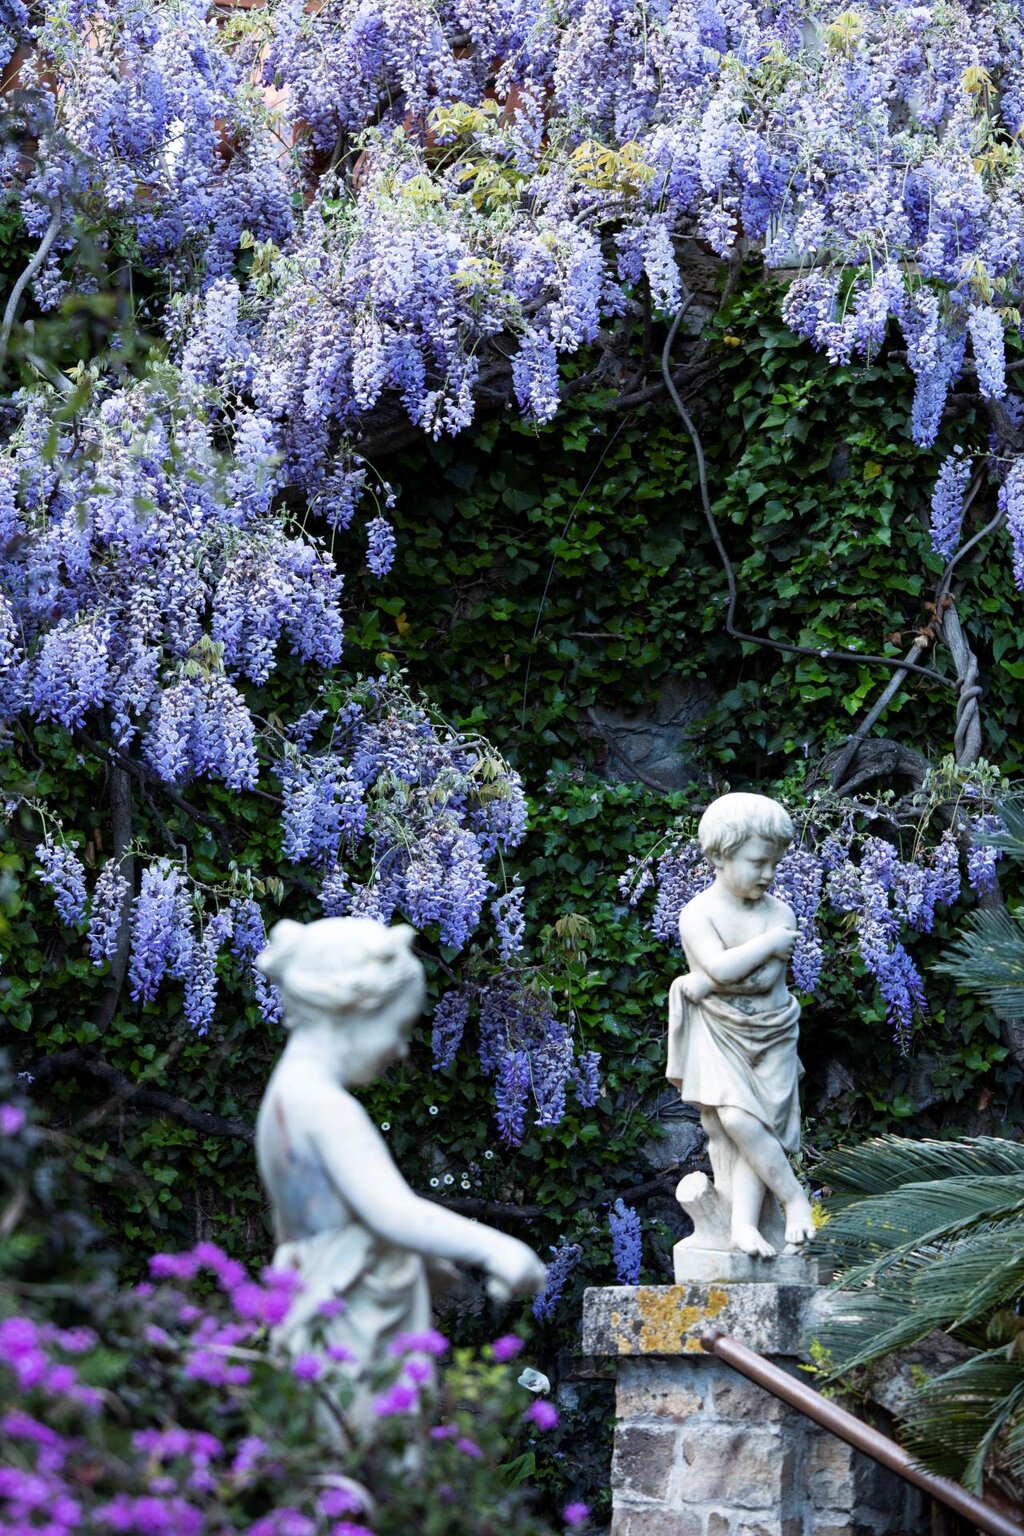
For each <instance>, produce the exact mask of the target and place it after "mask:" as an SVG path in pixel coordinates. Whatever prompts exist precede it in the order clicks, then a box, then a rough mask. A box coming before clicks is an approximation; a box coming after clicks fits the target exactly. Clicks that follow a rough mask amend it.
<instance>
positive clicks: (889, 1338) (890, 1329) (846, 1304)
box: [815, 1285, 932, 1381]
mask: <svg viewBox="0 0 1024 1536" xmlns="http://www.w3.org/2000/svg"><path fill="white" fill-rule="evenodd" d="M931 1331H932V1325H931V1324H930V1323H924V1324H922V1323H921V1320H920V1318H919V1316H918V1314H917V1312H916V1311H915V1309H914V1308H913V1307H912V1306H910V1305H909V1304H908V1295H907V1287H906V1286H902V1285H901V1286H889V1285H879V1286H877V1287H875V1288H873V1289H870V1290H869V1289H865V1290H862V1291H858V1292H857V1294H856V1295H854V1296H849V1297H843V1298H842V1300H841V1301H840V1302H839V1304H838V1305H837V1307H836V1308H835V1310H834V1311H830V1312H829V1314H828V1317H827V1319H826V1320H825V1322H824V1323H822V1324H821V1325H820V1327H819V1329H818V1332H817V1338H816V1340H815V1342H817V1343H818V1344H820V1345H821V1346H822V1347H823V1349H824V1350H825V1351H826V1353H827V1358H828V1365H827V1368H826V1371H825V1377H826V1380H828V1381H841V1380H842V1378H843V1377H844V1376H845V1375H846V1374H847V1373H848V1372H850V1371H852V1370H855V1369H856V1368H857V1366H860V1365H868V1364H869V1363H870V1362H871V1361H872V1360H878V1359H880V1358H881V1357H882V1356H883V1355H888V1354H890V1353H891V1352H892V1351H893V1350H895V1349H905V1348H906V1346H907V1345H908V1344H916V1343H917V1341H918V1339H921V1338H923V1337H924V1336H925V1334H927V1333H931Z"/></svg>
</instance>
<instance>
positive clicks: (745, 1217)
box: [667, 794, 814, 1258]
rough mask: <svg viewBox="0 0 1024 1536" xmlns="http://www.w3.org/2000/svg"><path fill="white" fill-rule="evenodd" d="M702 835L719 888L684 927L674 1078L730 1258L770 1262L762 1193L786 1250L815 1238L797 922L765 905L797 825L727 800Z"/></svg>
mask: <svg viewBox="0 0 1024 1536" xmlns="http://www.w3.org/2000/svg"><path fill="white" fill-rule="evenodd" d="M697 835H698V838H699V840H700V845H701V848H702V849H703V851H704V854H705V857H706V858H707V859H708V861H709V863H710V864H711V865H712V867H713V868H714V871H715V878H714V882H713V884H712V885H710V886H709V887H708V888H707V889H706V890H704V891H702V892H700V894H699V895H697V896H695V897H694V898H693V899H692V900H691V901H689V902H687V904H686V906H685V907H684V908H683V910H682V912H681V914H680V917H679V933H680V937H681V939H682V942H683V949H684V951H685V953H686V958H687V961H688V962H689V966H690V971H689V974H688V975H686V976H681V977H678V978H677V979H676V980H675V981H674V982H673V983H672V986H671V988H670V991H669V1049H668V1056H669V1060H668V1070H667V1076H668V1078H669V1080H670V1081H671V1082H673V1083H674V1084H675V1085H676V1086H677V1087H679V1088H680V1092H681V1095H682V1097H683V1099H684V1100H686V1101H687V1102H688V1103H691V1104H696V1105H698V1106H699V1107H700V1111H701V1123H702V1125H703V1126H704V1129H705V1131H706V1133H707V1137H708V1152H709V1156H710V1160H711V1167H712V1171H713V1172H714V1176H715V1192H716V1195H717V1197H718V1199H719V1201H721V1202H723V1203H724V1205H725V1207H726V1209H727V1211H728V1215H729V1233H730V1244H731V1247H732V1248H734V1249H739V1250H741V1251H742V1252H744V1253H748V1254H751V1255H752V1256H755V1257H761V1258H770V1257H771V1256H772V1255H773V1254H774V1253H775V1252H776V1249H775V1247H773V1245H772V1243H771V1242H770V1241H769V1240H768V1238H767V1237H766V1236H765V1234H764V1232H763V1230H762V1227H763V1225H764V1222H763V1220H762V1207H763V1206H764V1205H765V1195H766V1192H769V1193H770V1194H772V1195H774V1196H775V1197H776V1198H777V1199H778V1201H779V1202H780V1204H781V1206H782V1208H783V1212H784V1214H785V1243H786V1245H787V1246H790V1247H797V1246H799V1245H800V1244H802V1243H803V1242H805V1241H806V1240H807V1239H808V1238H809V1237H811V1236H812V1235H813V1231H814V1224H813V1220H812V1216H811V1207H810V1203H809V1201H808V1199H807V1196H806V1194H805V1193H804V1191H803V1189H802V1188H801V1186H800V1184H799V1182H798V1181H797V1178H796V1176H795V1174H794V1173H793V1170H792V1168H791V1167H790V1164H789V1159H788V1157H787V1153H790V1152H796V1151H798V1150H799V1147H800V1101H799V1096H798V1084H799V1078H800V1076H801V1074H802V1070H803V1069H802V1067H801V1066H800V1062H799V1059H798V1057H797V1035H798V1031H799V1018H800V1006H799V1004H798V1003H797V1001H796V999H795V998H794V997H793V996H792V994H791V993H790V991H789V989H788V987H787V984H786V971H787V966H788V962H789V958H790V956H791V955H792V953H793V949H794V946H795V944H796V940H797V930H796V918H795V917H794V914H793V910H792V908H791V907H789V906H787V904H786V903H785V902H784V901H780V900H779V899H778V898H777V897H775V896H771V895H769V888H770V886H771V884H772V881H773V880H774V877H775V870H776V867H777V865H778V864H779V862H780V860H781V859H782V856H783V854H784V853H785V850H786V848H787V847H788V845H789V843H790V841H791V840H792V837H793V823H792V821H791V820H790V817H789V815H788V813H787V812H786V810H785V809H784V808H783V807H782V806H781V805H778V804H777V803H776V802H775V801H774V800H769V799H768V798H767V797H766V796H764V795H753V794H728V795H722V796H721V797H720V798H719V799H718V800H715V801H714V802H713V803H712V804H711V805H710V806H709V807H708V809H707V810H706V811H705V813H704V815H703V816H702V818H701V821H700V824H699V827H698V829H697ZM680 1198H682V1196H681V1197H680ZM693 1241H694V1242H696V1241H697V1235H696V1234H695V1238H694V1239H693Z"/></svg>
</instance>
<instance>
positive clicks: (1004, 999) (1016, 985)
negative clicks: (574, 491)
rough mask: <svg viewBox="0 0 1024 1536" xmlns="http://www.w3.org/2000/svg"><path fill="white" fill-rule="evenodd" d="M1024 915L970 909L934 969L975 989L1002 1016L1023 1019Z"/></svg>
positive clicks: (973, 990) (972, 989)
mask: <svg viewBox="0 0 1024 1536" xmlns="http://www.w3.org/2000/svg"><path fill="white" fill-rule="evenodd" d="M1022 922H1024V918H1022V915H1021V914H1018V913H1012V914H1011V913H1009V912H1003V911H983V912H971V913H969V914H968V917H967V922H966V927H965V929H964V931H962V932H961V934H960V937H959V939H958V940H957V942H956V944H955V945H954V946H953V948H952V949H951V950H950V953H949V955H948V956H947V957H946V959H944V960H940V961H939V962H938V963H937V964H936V965H935V969H936V970H937V971H945V972H946V973H947V974H948V975H951V976H955V977H956V979H957V981H958V982H960V984H961V985H962V986H965V987H969V988H970V990H971V991H972V992H978V993H980V995H981V996H982V997H983V998H984V999H985V1000H986V1002H988V1003H989V1004H990V1005H991V1006H992V1008H993V1009H995V1011H996V1012H997V1013H998V1014H999V1015H1000V1016H1001V1017H1002V1018H1005V1019H1024V926H1022Z"/></svg>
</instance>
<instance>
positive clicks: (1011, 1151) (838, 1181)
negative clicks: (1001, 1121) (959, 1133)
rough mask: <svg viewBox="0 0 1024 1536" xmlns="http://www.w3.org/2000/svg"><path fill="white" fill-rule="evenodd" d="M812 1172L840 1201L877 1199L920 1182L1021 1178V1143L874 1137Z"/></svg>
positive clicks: (990, 1139) (977, 1138) (986, 1138)
mask: <svg viewBox="0 0 1024 1536" xmlns="http://www.w3.org/2000/svg"><path fill="white" fill-rule="evenodd" d="M816 1171H817V1173H818V1175H819V1177H820V1178H821V1180H822V1182H824V1183H827V1184H830V1185H831V1186H832V1187H833V1189H834V1190H835V1191H836V1193H837V1194H838V1195H840V1196H842V1195H856V1194H863V1195H880V1194H884V1193H885V1192H886V1191H887V1190H890V1189H898V1188H899V1186H900V1185H901V1184H909V1183H916V1182H918V1181H920V1180H922V1179H947V1178H955V1177H967V1178H970V1177H982V1176H984V1175H988V1174H995V1175H998V1174H1004V1173H1018V1172H1019V1173H1024V1143H1020V1142H1015V1141H1004V1140H1001V1139H1000V1138H999V1137H996V1136H969V1137H965V1138H964V1139H963V1140H960V1141H935V1140H929V1139H922V1140H919V1141H917V1140H911V1139H910V1138H909V1137H908V1136H876V1137H873V1138H872V1139H871V1140H870V1141H865V1142H863V1143H862V1144H861V1145H860V1146H859V1147H843V1148H841V1149H840V1150H839V1151H837V1152H833V1153H832V1155H831V1156H830V1157H828V1158H827V1159H826V1160H825V1162H824V1163H822V1164H820V1165H819V1168H818V1169H817V1170H816Z"/></svg>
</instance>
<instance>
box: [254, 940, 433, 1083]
mask: <svg viewBox="0 0 1024 1536" xmlns="http://www.w3.org/2000/svg"><path fill="white" fill-rule="evenodd" d="M414 938H415V933H414V932H413V930H412V929H411V928H410V927H408V926H407V925H406V924H404V923H402V924H399V925H398V926H397V927H394V928H388V927H386V926H385V924H384V923H380V922H377V921H376V919H374V918H369V917H324V918H321V919H320V920H319V921H318V922H315V923H293V922H290V921H288V920H287V919H285V920H284V921H283V922H280V923H277V924H276V925H275V926H274V928H273V929H272V930H271V932H270V939H269V942H268V944H267V947H266V949H264V950H263V951H262V952H261V953H260V954H259V955H258V956H257V959H256V964H257V965H258V966H259V968H260V970H261V971H262V972H263V974H264V976H266V977H267V979H268V981H273V982H275V983H276V984H277V986H278V987H279V988H280V991H281V1001H282V1004H283V1010H284V1025H285V1028H286V1029H288V1030H293V1031H298V1030H302V1029H309V1028H315V1027H316V1026H323V1025H324V1024H327V1025H329V1026H331V1028H332V1029H333V1030H337V1031H338V1037H339V1041H338V1043H339V1046H342V1044H343V1042H344V1048H343V1054H345V1055H347V1056H351V1058H352V1067H353V1072H352V1074H351V1075H350V1080H351V1081H370V1079H371V1078H372V1076H373V1073H374V1071H375V1070H377V1069H379V1067H380V1066H381V1065H383V1064H385V1062H386V1061H387V1060H389V1059H392V1058H393V1057H394V1056H396V1055H398V1054H400V1053H401V1052H402V1051H404V1049H405V1046H404V1041H405V1038H406V1036H407V1034H408V1027H409V1025H410V1024H411V1023H412V1021H413V1020H414V1019H415V1018H417V1017H418V1015H419V1013H420V1011H421V1010H422V1008H423V1003H424V999H425V997H426V983H425V981H424V976H423V966H422V965H421V964H420V962H419V960H418V959H417V958H416V956H415V955H414V954H413V952H412V941H413V939H414ZM378 1058H379V1060H378ZM347 1075H348V1074H347Z"/></svg>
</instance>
